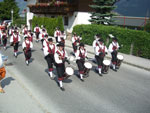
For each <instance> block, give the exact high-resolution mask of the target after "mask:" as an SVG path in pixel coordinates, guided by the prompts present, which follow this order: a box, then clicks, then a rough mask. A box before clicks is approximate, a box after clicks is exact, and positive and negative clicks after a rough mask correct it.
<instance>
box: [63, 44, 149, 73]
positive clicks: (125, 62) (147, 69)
mask: <svg viewBox="0 0 150 113" xmlns="http://www.w3.org/2000/svg"><path fill="white" fill-rule="evenodd" d="M65 46H66V47H69V48H72V46H70V45H65ZM88 53H90V54H92V55H93V54H94V53H93V52H91V51H88ZM106 58H108V59H111V57H109V56H106ZM122 63H124V64H128V65H131V66H134V67H137V68H140V69H144V70H146V71H150V68H146V67H142V66H139V65H136V64H132V63H130V62H127V61H123V62H122Z"/></svg>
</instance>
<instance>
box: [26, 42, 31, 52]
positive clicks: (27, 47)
mask: <svg viewBox="0 0 150 113" xmlns="http://www.w3.org/2000/svg"><path fill="white" fill-rule="evenodd" d="M25 44H26V52H27V51H28V50H29V49H30V41H29V43H27V42H26V41H25Z"/></svg>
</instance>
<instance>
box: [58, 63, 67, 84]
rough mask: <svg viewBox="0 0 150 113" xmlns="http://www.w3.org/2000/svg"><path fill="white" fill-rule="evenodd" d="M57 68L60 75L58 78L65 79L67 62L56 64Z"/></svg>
mask: <svg viewBox="0 0 150 113" xmlns="http://www.w3.org/2000/svg"><path fill="white" fill-rule="evenodd" d="M56 70H57V75H58V80H60V81H61V80H63V78H64V76H65V64H64V63H61V64H56Z"/></svg>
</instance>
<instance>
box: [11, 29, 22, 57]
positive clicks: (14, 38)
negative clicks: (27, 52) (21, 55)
mask: <svg viewBox="0 0 150 113" xmlns="http://www.w3.org/2000/svg"><path fill="white" fill-rule="evenodd" d="M20 41H21V38H20V36H19V34H18V33H17V31H14V34H13V35H12V36H11V37H10V43H11V46H13V47H14V56H15V57H16V58H17V52H18V47H19V42H20Z"/></svg>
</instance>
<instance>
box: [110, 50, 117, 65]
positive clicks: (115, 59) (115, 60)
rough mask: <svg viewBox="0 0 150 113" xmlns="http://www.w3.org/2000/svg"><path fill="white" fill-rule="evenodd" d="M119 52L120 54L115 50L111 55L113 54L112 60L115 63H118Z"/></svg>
mask: <svg viewBox="0 0 150 113" xmlns="http://www.w3.org/2000/svg"><path fill="white" fill-rule="evenodd" d="M117 54H118V52H117V51H113V52H112V53H111V56H112V59H111V61H112V63H113V64H116V63H117Z"/></svg>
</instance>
